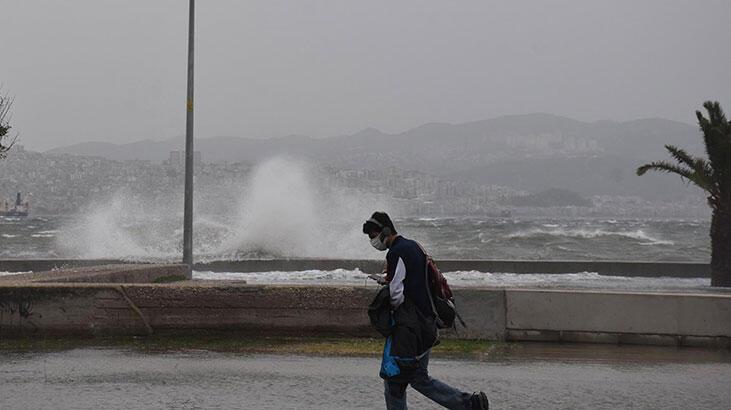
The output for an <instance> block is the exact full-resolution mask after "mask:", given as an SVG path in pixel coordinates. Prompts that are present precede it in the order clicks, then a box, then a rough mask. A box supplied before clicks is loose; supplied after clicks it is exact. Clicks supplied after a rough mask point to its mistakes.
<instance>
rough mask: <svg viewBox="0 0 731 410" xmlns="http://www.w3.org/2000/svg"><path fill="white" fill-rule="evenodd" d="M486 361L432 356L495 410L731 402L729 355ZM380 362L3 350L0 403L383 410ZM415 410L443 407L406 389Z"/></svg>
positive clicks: (549, 354) (569, 351)
mask: <svg viewBox="0 0 731 410" xmlns="http://www.w3.org/2000/svg"><path fill="white" fill-rule="evenodd" d="M519 350H520V353H519V354H509V355H507V356H504V357H501V358H499V359H487V360H484V361H465V360H445V359H433V360H432V363H431V365H430V371H431V374H432V375H433V376H435V377H437V378H440V379H442V380H443V381H445V382H448V383H449V384H452V385H454V386H458V387H460V388H463V389H465V390H470V391H471V390H474V389H483V390H485V391H486V392H487V393H488V396H489V397H490V400H491V401H492V403H493V408H495V409H506V408H515V409H523V408H534V409H550V408H575V409H617V408H638V409H639V408H642V409H648V408H658V409H660V408H662V409H666V408H694V409H714V408H716V409H722V408H727V406H728V404H729V403H731V390H729V388H728V386H729V384H728V383H729V380H731V359H730V358H729V352H728V351H726V352H718V353H716V352H709V351H703V350H689V349H685V350H676V349H666V348H662V349H661V348H650V347H644V348H621V347H598V348H585V347H578V348H577V347H571V346H561V345H552V346H549V347H545V348H544V347H540V346H538V347H530V348H527V349H519ZM378 366H379V359H378V358H352V357H347V358H343V357H317V358H312V357H303V356H277V355H241V354H231V353H212V352H206V351H193V352H185V353H159V354H143V353H139V352H135V351H125V350H118V349H110V350H104V349H79V350H71V351H66V352H58V353H4V354H3V355H1V356H0V408H8V409H56V408H68V409H70V408H73V409H99V408H109V409H237V408H239V409H379V408H383V399H382V387H381V386H382V385H381V380H380V379H379V378H378V376H377V371H378ZM408 394H409V403H410V405H411V408H415V409H431V408H438V407H437V406H436V405H434V404H433V403H431V402H429V401H427V400H425V399H424V398H423V397H421V396H420V395H419V394H418V393H416V392H415V391H413V390H409V392H408Z"/></svg>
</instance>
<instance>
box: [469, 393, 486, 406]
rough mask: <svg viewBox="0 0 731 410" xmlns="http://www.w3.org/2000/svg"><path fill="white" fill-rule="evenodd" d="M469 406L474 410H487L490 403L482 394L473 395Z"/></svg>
mask: <svg viewBox="0 0 731 410" xmlns="http://www.w3.org/2000/svg"><path fill="white" fill-rule="evenodd" d="M470 404H471V405H472V408H473V409H474V410H488V409H489V408H490V402H489V401H488V400H487V396H486V395H485V393H484V392H479V393H475V394H473V395H472V398H470Z"/></svg>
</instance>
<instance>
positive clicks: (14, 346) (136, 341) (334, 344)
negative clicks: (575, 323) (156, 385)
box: [0, 334, 504, 358]
mask: <svg viewBox="0 0 731 410" xmlns="http://www.w3.org/2000/svg"><path fill="white" fill-rule="evenodd" d="M383 342H384V340H383V339H381V338H353V337H290V336H279V337H271V336H267V337H264V336H252V335H238V334H203V335H153V336H141V337H129V336H124V337H116V338H93V339H69V338H46V339H3V340H0V352H11V351H13V352H27V351H63V350H69V349H77V348H123V349H133V350H137V351H140V352H149V353H154V352H176V351H186V350H205V351H213V352H231V353H246V354H256V353H259V354H302V355H316V356H379V355H380V354H381V352H382V350H383ZM503 346H504V343H499V342H486V341H476V340H454V339H444V340H442V341H441V343H440V344H439V346H437V347H435V348H434V350H433V352H432V356H434V357H463V358H485V357H488V356H494V355H495V354H499V352H500V351H501V350H502V347H503Z"/></svg>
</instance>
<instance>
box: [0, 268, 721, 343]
mask: <svg viewBox="0 0 731 410" xmlns="http://www.w3.org/2000/svg"><path fill="white" fill-rule="evenodd" d="M129 269H130V271H131V272H128V273H124V267H121V266H118V265H117V266H114V265H112V266H106V267H104V266H102V267H97V268H81V269H74V270H71V271H53V272H47V273H37V274H23V275H14V276H12V277H4V278H2V279H0V338H3V337H17V336H26V337H48V336H54V335H80V336H99V335H119V334H124V335H137V334H141V335H144V334H152V333H165V332H177V333H179V332H190V331H200V330H212V331H213V330H215V331H220V330H226V331H229V330H230V331H245V332H256V333H260V334H285V335H286V334H289V335H302V334H323V333H326V334H342V335H348V336H376V334H375V332H374V331H373V330H371V329H370V326H369V324H368V318H367V311H366V309H367V305H368V303H369V302H370V300H371V298H372V297H373V296H374V295H375V293H376V288H375V287H374V286H370V287H353V286H320V287H313V286H251V285H246V284H245V283H240V282H232V281H210V282H204V281H192V280H184V281H181V282H175V283H165V284H162V283H152V282H157V281H159V280H160V279H161V278H163V279H164V278H170V277H171V276H172V277H180V276H181V275H184V273H185V267H184V266H182V265H132V266H130V267H129ZM95 275H96V276H95ZM130 278H134V280H135V281H136V282H138V283H125V281H127V280H129V279H130ZM144 282H147V283H144ZM455 297H456V301H457V307H458V308H459V310H460V312H461V314H462V316H463V318H464V319H465V321H466V322H467V325H468V326H467V328H466V329H465V328H459V331H458V333H457V334H454V332H445V337H460V338H468V339H487V340H508V341H513V340H514V341H526V340H527V341H531V340H532V341H555V342H588V343H626V344H661V345H678V346H714V347H729V339H730V338H731V293H724V292H723V291H722V290H719V291H718V293H713V294H682V293H667V294H658V293H633V292H599V291H577V290H530V289H507V290H505V289H487V288H481V289H477V288H464V289H455Z"/></svg>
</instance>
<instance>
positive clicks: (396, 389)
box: [384, 353, 472, 410]
mask: <svg viewBox="0 0 731 410" xmlns="http://www.w3.org/2000/svg"><path fill="white" fill-rule="evenodd" d="M428 365H429V354H428V353H427V354H426V355H424V357H422V358H421V359H420V360H419V368H418V369H417V370H416V375H415V376H414V380H412V381H411V383H408V384H407V383H394V382H389V381H388V380H386V381H385V382H384V385H385V392H384V396H385V397H386V409H388V410H392V409H394V410H396V409H406V388H407V387H408V385H409V384H411V387H413V388H414V389H415V390H416V391H418V392H419V393H421V394H423V395H424V396H426V397H428V398H430V399H432V400H433V401H435V402H437V403H439V404H441V405H442V406H444V407H446V408H448V409H468V410H469V409H471V407H472V406H471V403H470V398H471V397H472V394H470V393H465V392H463V391H460V390H457V389H455V388H454V387H451V386H448V385H446V384H444V383H442V382H440V381H439V380H437V379H433V378H431V377H429V371H428V369H427V366H428Z"/></svg>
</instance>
